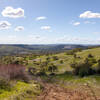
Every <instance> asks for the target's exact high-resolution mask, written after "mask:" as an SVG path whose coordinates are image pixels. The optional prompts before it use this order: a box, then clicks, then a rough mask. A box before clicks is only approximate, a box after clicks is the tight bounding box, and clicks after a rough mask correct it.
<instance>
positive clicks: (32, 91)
mask: <svg viewBox="0 0 100 100" xmlns="http://www.w3.org/2000/svg"><path fill="white" fill-rule="evenodd" d="M39 93H40V87H39V85H37V84H34V83H30V84H29V83H24V82H21V81H18V82H17V83H16V85H15V86H14V87H13V88H12V89H11V91H4V90H3V91H2V94H0V100H25V98H30V97H31V99H29V100H33V98H35V96H36V95H38V94H39ZM27 100H28V99H27Z"/></svg>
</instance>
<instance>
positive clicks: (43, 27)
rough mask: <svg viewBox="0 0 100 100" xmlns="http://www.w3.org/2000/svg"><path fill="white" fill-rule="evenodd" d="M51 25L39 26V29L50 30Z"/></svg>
mask: <svg viewBox="0 0 100 100" xmlns="http://www.w3.org/2000/svg"><path fill="white" fill-rule="evenodd" d="M50 29H51V26H41V30H50Z"/></svg>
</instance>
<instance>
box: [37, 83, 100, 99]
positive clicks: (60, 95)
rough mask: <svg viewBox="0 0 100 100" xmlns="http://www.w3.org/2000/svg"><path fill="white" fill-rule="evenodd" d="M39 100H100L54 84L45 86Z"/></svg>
mask: <svg viewBox="0 0 100 100" xmlns="http://www.w3.org/2000/svg"><path fill="white" fill-rule="evenodd" d="M37 100H100V99H97V98H95V97H94V96H93V95H89V94H88V93H87V94H86V93H81V92H79V91H76V90H75V91H73V90H68V89H65V88H62V87H60V86H57V85H53V84H45V86H44V90H43V92H42V93H41V94H40V96H38V98H37Z"/></svg>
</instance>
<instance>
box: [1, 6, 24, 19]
mask: <svg viewBox="0 0 100 100" xmlns="http://www.w3.org/2000/svg"><path fill="white" fill-rule="evenodd" d="M1 14H2V15H3V16H4V17H10V18H20V17H24V10H23V9H22V8H16V9H14V8H13V7H6V8H5V9H4V10H3V11H2V12H1Z"/></svg>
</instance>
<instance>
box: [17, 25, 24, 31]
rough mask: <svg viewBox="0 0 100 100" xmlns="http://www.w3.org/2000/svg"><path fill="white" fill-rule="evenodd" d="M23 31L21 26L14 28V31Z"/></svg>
mask: <svg viewBox="0 0 100 100" xmlns="http://www.w3.org/2000/svg"><path fill="white" fill-rule="evenodd" d="M23 30H24V27H23V26H17V27H16V28H15V31H23Z"/></svg>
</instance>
